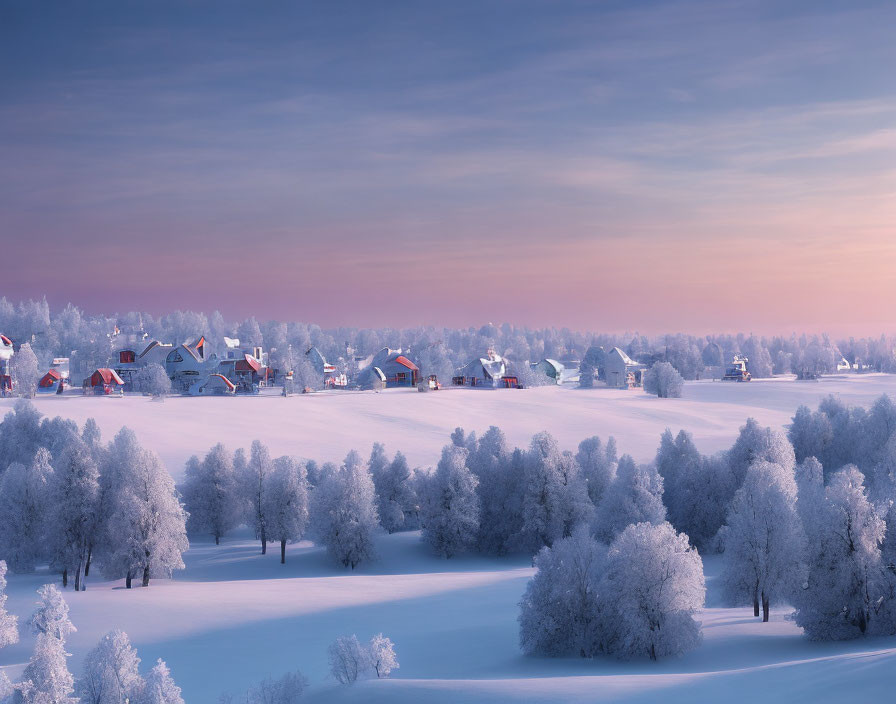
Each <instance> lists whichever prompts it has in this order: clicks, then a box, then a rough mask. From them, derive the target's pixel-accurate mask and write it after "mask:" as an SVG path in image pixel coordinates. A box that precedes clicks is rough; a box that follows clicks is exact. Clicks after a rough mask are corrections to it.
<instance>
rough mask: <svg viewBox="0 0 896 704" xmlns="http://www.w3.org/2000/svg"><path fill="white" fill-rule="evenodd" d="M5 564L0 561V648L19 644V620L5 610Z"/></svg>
mask: <svg viewBox="0 0 896 704" xmlns="http://www.w3.org/2000/svg"><path fill="white" fill-rule="evenodd" d="M6 599H7V596H6V562H5V561H4V560H0V648H5V647H6V646H7V645H13V644H14V643H18V642H19V627H18V623H19V619H18V617H17V616H14V615H13V614H11V613H9V612H8V611H7V610H6Z"/></svg>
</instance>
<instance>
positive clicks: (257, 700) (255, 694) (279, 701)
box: [246, 670, 308, 704]
mask: <svg viewBox="0 0 896 704" xmlns="http://www.w3.org/2000/svg"><path fill="white" fill-rule="evenodd" d="M307 688H308V680H306V679H305V676H304V675H303V674H302V673H301V672H299V671H298V670H296V671H295V672H287V673H286V674H285V675H283V676H282V677H279V678H277V679H273V678H271V677H268V678H267V679H264V680H262V681H261V682H259V683H258V685H257V686H255V687H253V688H252V689H250V690H249V692H248V694H247V695H246V704H298V701H299V700H300V699H301V697H302V694H304V692H305V690H306V689H307Z"/></svg>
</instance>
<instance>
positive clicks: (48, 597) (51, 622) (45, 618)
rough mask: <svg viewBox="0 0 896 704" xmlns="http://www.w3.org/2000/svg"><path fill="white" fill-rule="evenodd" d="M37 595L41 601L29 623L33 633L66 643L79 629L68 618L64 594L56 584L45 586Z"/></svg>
mask: <svg viewBox="0 0 896 704" xmlns="http://www.w3.org/2000/svg"><path fill="white" fill-rule="evenodd" d="M37 595H38V596H39V597H40V601H38V602H37V609H35V611H34V613H33V614H32V616H31V620H30V621H29V624H30V626H31V632H32V633H34V634H36V635H40V634H41V633H46V634H47V635H50V636H53V637H54V638H56V639H58V640H61V641H62V642H63V643H64V642H65V640H66V638H68V637H69V635H71V634H72V633H74V632H75V631H77V630H78V629H77V628H75V625H74V624H73V623H72V622H71V619H69V617H68V603H67V602H66V601H65V599H64V598H63V596H62V592H60V591H59V589H58V588H57V587H56V585H55V584H45V585H43V586H42V587H40V589H38V590H37Z"/></svg>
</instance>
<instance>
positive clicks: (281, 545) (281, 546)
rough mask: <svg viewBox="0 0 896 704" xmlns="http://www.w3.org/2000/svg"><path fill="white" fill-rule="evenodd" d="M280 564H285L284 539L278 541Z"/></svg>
mask: <svg viewBox="0 0 896 704" xmlns="http://www.w3.org/2000/svg"><path fill="white" fill-rule="evenodd" d="M280 564H281V565H285V564H286V541H285V540H281V541H280Z"/></svg>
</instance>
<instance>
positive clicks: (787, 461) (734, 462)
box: [728, 418, 796, 498]
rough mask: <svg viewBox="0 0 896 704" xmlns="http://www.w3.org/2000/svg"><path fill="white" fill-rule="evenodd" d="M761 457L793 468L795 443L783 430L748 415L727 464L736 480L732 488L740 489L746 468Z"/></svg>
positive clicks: (791, 469) (733, 489) (729, 452)
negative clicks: (789, 439)
mask: <svg viewBox="0 0 896 704" xmlns="http://www.w3.org/2000/svg"><path fill="white" fill-rule="evenodd" d="M758 461H765V462H771V463H772V464H779V465H781V466H782V467H784V469H786V470H787V471H791V472H792V471H793V469H794V466H795V465H796V458H795V456H794V453H793V446H792V445H791V444H790V442H789V441H788V440H787V438H786V437H785V435H784V434H783V433H781V432H780V431H778V430H772V429H771V428H763V427H762V426H760V425H759V423H757V422H756V420H755V419H753V418H748V419H747V422H746V424H745V425H744V426H743V427H742V428H741V429H740V433H739V434H738V436H737V440H735V441H734V445H733V446H732V447H731V449H730V450H729V451H728V466H729V469H730V471H731V474H732V481H733V487H732V492H733V491H737V489H738V488H739V487H740V485H741V484H742V483H743V481H744V477H745V476H746V474H747V470H748V469H749V468H750V466H751V465H752V464H753V463H754V462H758ZM732 498H733V493H732Z"/></svg>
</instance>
